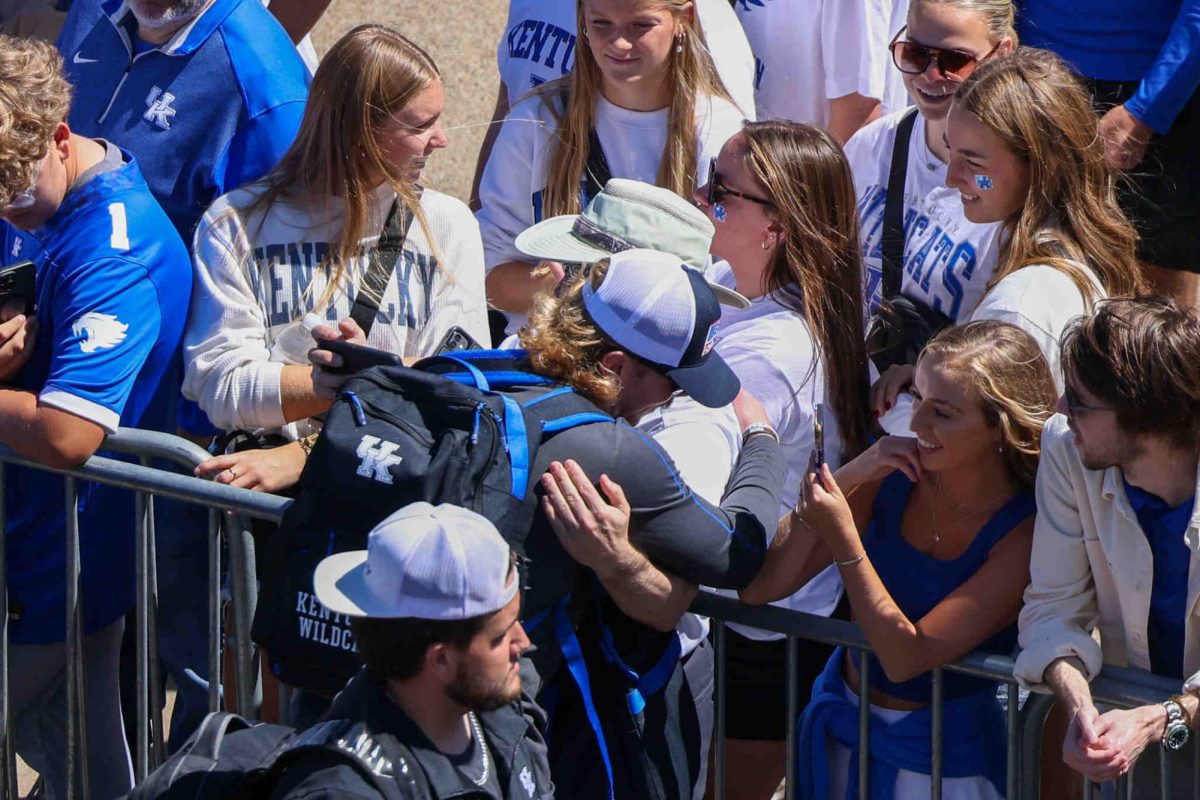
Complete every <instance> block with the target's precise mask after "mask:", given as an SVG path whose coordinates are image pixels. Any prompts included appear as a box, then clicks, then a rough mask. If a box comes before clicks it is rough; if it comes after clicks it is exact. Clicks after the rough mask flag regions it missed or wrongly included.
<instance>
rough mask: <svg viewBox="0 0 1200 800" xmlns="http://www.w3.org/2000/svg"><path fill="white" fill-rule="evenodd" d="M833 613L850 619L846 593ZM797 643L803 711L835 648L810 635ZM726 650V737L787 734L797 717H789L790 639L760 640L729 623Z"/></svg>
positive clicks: (761, 737) (772, 739)
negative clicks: (786, 672) (786, 677)
mask: <svg viewBox="0 0 1200 800" xmlns="http://www.w3.org/2000/svg"><path fill="white" fill-rule="evenodd" d="M831 616H833V617H834V618H835V619H849V617H850V615H849V607H848V604H847V602H846V597H845V595H843V596H842V602H841V603H840V604H839V605H838V607H837V610H835V611H834V612H833V614H832V615H831ZM797 645H798V646H797V655H798V656H799V658H797V659H796V661H797V665H796V687H797V689H798V690H799V692H798V705H797V709H798V710H799V711H803V710H804V707H805V706H807V705H808V701H809V698H810V697H811V696H812V687H813V683H815V682H816V680H817V676H818V675H820V674H821V670H823V669H825V664H826V663H827V662H828V661H829V657H830V656H831V655H833V650H834V647H833V645H828V644H821V643H820V642H812V641H809V640H807V639H800V640H798V641H797ZM725 651H726V655H725V659H726V660H725V697H726V701H725V736H726V738H728V739H750V740H755V741H770V742H782V741H784V740H785V739H787V731H788V726H790V725H795V724H796V720H794V719H792V720H789V719H787V684H786V683H785V682H784V667H785V664H786V662H787V639H775V640H772V641H767V642H761V641H758V640H756V639H747V638H746V637H745V636H742V635H741V634H739V633H738V632H737V631H734V630H732V629H730V628H728V627H727V628H726V629H725Z"/></svg>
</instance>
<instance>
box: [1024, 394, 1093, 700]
mask: <svg viewBox="0 0 1200 800" xmlns="http://www.w3.org/2000/svg"><path fill="white" fill-rule="evenodd" d="M1074 448H1075V445H1074V440H1073V436H1072V434H1071V432H1070V430H1069V429H1068V428H1067V425H1066V420H1065V419H1064V418H1063V417H1061V416H1055V417H1052V418H1051V419H1050V421H1049V422H1048V423H1047V425H1046V428H1045V430H1044V431H1043V432H1042V458H1041V462H1040V464H1039V465H1038V475H1037V489H1036V494H1037V508H1038V513H1037V520H1036V522H1035V523H1034V530H1033V555H1032V556H1031V558H1030V564H1029V571H1030V584H1029V587H1028V588H1027V589H1026V590H1025V605H1024V607H1023V608H1022V609H1021V615H1020V618H1019V620H1018V621H1019V624H1020V645H1021V652H1020V653H1019V654H1018V655H1017V660H1016V665H1015V667H1014V670H1013V672H1014V674H1015V675H1016V677H1017V679H1018V680H1019V681H1020V682H1021V683H1022V685H1023V686H1025V687H1026V688H1028V689H1034V690H1042V691H1045V690H1046V689H1047V688H1048V687H1046V685H1045V672H1046V669H1047V668H1048V667H1049V666H1050V664H1051V663H1053V662H1054V661H1056V660H1057V659H1060V658H1065V657H1074V658H1075V659H1077V660H1078V661H1079V664H1080V666H1081V667H1082V669H1083V676H1084V677H1085V678H1086V679H1088V680H1091V679H1092V678H1093V677H1095V676H1096V674H1097V673H1098V672H1100V667H1101V664H1102V654H1101V651H1100V645H1099V643H1098V642H1096V640H1095V639H1093V638H1092V631H1093V630H1094V629H1095V627H1096V623H1097V620H1098V618H1099V609H1098V604H1097V601H1096V586H1095V582H1094V580H1093V578H1092V568H1091V562H1090V560H1089V558H1088V553H1087V544H1086V543H1085V541H1084V531H1083V522H1082V519H1081V517H1080V512H1079V508H1078V506H1077V505H1076V502H1077V501H1076V499H1075V492H1074V488H1073V481H1074V480H1075V479H1076V478H1079V477H1081V476H1080V472H1081V471H1082V470H1083V467H1082V465H1081V464H1080V463H1079V460H1078V456H1077V455H1075V451H1074Z"/></svg>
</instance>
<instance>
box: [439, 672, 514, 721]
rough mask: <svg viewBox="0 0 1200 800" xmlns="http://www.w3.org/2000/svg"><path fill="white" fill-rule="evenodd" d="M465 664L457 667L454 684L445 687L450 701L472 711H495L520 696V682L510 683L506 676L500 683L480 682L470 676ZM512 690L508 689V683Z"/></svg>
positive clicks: (478, 679)
mask: <svg viewBox="0 0 1200 800" xmlns="http://www.w3.org/2000/svg"><path fill="white" fill-rule="evenodd" d="M466 666H467V665H466V663H465V662H460V663H459V665H458V675H457V676H455V680H454V683H452V684H451V685H450V686H448V687H446V694H447V695H449V697H450V699H451V700H453V701H454V702H456V703H458V704H459V705H460V706H462V707H463V708H468V709H470V710H472V711H495V710H496V709H497V708H503V707H504V706H506V705H508V704H509V703H512V702H514V701H515V700H517V698H519V697H520V696H521V682H520V681H510V678H509V677H508V676H506V677H505V678H504V680H503V681H501V682H492V681H485V680H481V679H480V678H478V677H476V676H474V675H472V674H471V673H470V672H469V671H468V670H467V668H466ZM510 682H511V683H512V684H513V686H512V688H509V683H510Z"/></svg>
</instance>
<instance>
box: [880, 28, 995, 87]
mask: <svg viewBox="0 0 1200 800" xmlns="http://www.w3.org/2000/svg"><path fill="white" fill-rule="evenodd" d="M906 30H908V27H907V26H905V27H903V28H901V29H900V32H899V33H897V34H896V38H895V39H892V43H891V44H889V45H888V50H891V51H892V62H893V63H894V64H895V65H896V69H898V70H900V71H901V72H904V73H906V74H908V75H920V74H921V73H922V72H924V71H925V70H927V69H929V64H930V62H933V61H936V62H937V67H938V72H940V73H942V75H945V76H949V77H954V78H960V79H962V80H966V79H967V77H968V76H969V75H970V74H971V73H972V72H974V71H975V66H976V65H977V64H978V63H979V62H980V61H983V60H985V59H987V58H988V57H989V56H991V55H992V53H995V52H996V50H997V49H998V48H999V47H1000V42H997V43H996V46H995V47H993V48H992V49H991V50H989V51H988V52H987V54H986V55H984V56H983V57H981V58H976V57H975V56H973V55H972V54H970V53H964V52H963V51H961V50H948V49H945V48H942V47H928V46H927V45H923V44H921V43H920V42H912V41H908V40H905V41H900V37H901V36H903V35H904V32H905V31H906Z"/></svg>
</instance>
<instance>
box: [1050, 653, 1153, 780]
mask: <svg viewBox="0 0 1200 800" xmlns="http://www.w3.org/2000/svg"><path fill="white" fill-rule="evenodd" d="M1045 680H1046V685H1047V686H1049V687H1050V689H1051V690H1052V691H1053V692H1054V695H1055V697H1057V698H1058V702H1060V703H1062V705H1063V709H1064V710H1065V711H1066V714H1067V719H1069V720H1070V723H1069V724H1068V725H1067V735H1066V738H1065V739H1063V744H1062V756H1063V763H1065V764H1066V765H1067V766H1068V767H1071V768H1072V769H1074V770H1076V771H1077V772H1079V773H1081V774H1082V775H1084V776H1085V777H1087V778H1088V779H1089V780H1092V781H1107V780H1113V779H1114V778H1117V777H1119V776H1121V775H1123V774H1125V773H1126V772H1127V771H1128V770H1129V767H1130V766H1131V765H1132V764H1133V760H1134V758H1136V754H1135V755H1134V756H1133V757H1130V756H1129V755H1128V754H1127V752H1126V751H1124V750H1123V749H1122V748H1121V747H1119V746H1115V745H1114V742H1113V741H1111V738H1110V737H1109V736H1106V735H1102V732H1103V730H1104V729H1105V727H1106V726H1103V725H1102V724H1101V721H1100V713H1099V711H1097V710H1096V706H1095V704H1094V703H1093V702H1092V690H1091V688H1090V687H1089V686H1088V681H1087V678H1086V677H1085V670H1084V666H1083V663H1082V662H1081V661H1080V660H1079V659H1077V658H1075V657H1073V656H1069V657H1067V658H1060V659H1058V660H1056V661H1055V662H1054V663H1052V664H1051V665H1050V666H1049V667H1047V668H1046V675H1045ZM1160 710H1161V708H1160ZM1164 718H1165V716H1164ZM1138 752H1140V748H1139V751H1138Z"/></svg>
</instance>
